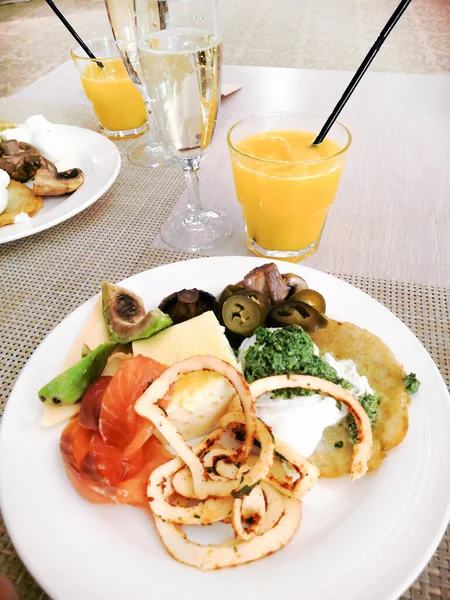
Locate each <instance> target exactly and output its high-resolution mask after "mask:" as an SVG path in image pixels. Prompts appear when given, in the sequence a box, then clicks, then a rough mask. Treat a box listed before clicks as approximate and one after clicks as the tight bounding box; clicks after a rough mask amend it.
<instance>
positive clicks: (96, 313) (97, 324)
mask: <svg viewBox="0 0 450 600" xmlns="http://www.w3.org/2000/svg"><path fill="white" fill-rule="evenodd" d="M108 341H109V337H108V330H107V327H106V323H105V320H104V319H103V315H102V299H101V298H99V299H98V300H97V302H96V303H95V306H94V309H93V311H92V313H91V314H90V316H89V317H88V319H87V321H86V323H85V324H84V326H83V328H82V329H81V331H80V333H79V335H78V337H77V339H76V340H75V342H74V344H73V346H72V348H71V349H70V352H69V354H68V355H67V357H66V360H65V361H64V363H63V365H62V367H61V370H60V373H62V372H63V371H66V370H67V369H69V368H70V367H72V366H73V365H74V364H76V363H77V362H78V361H79V360H81V350H82V348H83V345H84V344H86V345H87V346H88V347H89V349H90V350H94V349H95V348H97V346H100V344H104V343H105V342H108ZM105 368H107V367H105ZM42 407H43V414H42V416H41V419H40V421H39V424H40V425H42V426H43V427H55V426H56V425H59V424H60V423H64V421H67V420H68V419H70V418H71V417H73V415H76V414H77V412H78V411H79V410H80V404H79V403H77V404H70V405H65V406H64V405H60V406H49V405H48V404H43V405H42Z"/></svg>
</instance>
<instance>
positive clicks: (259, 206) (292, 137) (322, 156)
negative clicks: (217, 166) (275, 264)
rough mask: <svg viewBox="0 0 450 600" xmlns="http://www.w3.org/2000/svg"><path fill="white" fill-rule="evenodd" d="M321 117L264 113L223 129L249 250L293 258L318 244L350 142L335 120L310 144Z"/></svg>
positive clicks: (309, 250) (342, 128) (348, 134)
mask: <svg viewBox="0 0 450 600" xmlns="http://www.w3.org/2000/svg"><path fill="white" fill-rule="evenodd" d="M325 120H326V117H322V116H320V115H314V114H307V113H295V112H284V113H281V112H280V113H270V114H263V115H256V116H253V117H248V118H246V119H243V120H242V121H239V122H238V123H236V125H234V126H233V127H232V128H231V129H230V131H229V132H228V137H227V141H228V146H229V150H230V155H231V165H232V170H233V177H234V183H235V188H236V195H237V199H238V201H239V203H240V204H241V207H242V212H243V215H244V220H245V227H246V234H247V246H248V248H249V249H250V250H251V251H252V252H253V253H254V254H257V255H259V256H263V257H266V258H278V259H282V260H283V259H284V260H290V261H293V262H297V261H299V260H301V259H303V258H305V257H306V256H308V255H309V254H312V253H314V252H316V250H317V248H318V247H319V242H320V238H321V236H322V232H323V228H324V225H325V221H326V218H327V215H328V211H329V210H330V208H331V205H332V204H333V201H334V198H335V196H336V192H337V190H338V186H339V181H340V179H341V175H342V170H343V168H344V163H345V158H346V154H347V150H348V149H349V147H350V144H351V134H350V132H349V131H348V129H347V128H346V127H344V126H343V125H341V124H340V123H335V124H334V125H333V127H332V128H331V130H330V132H329V134H328V135H327V137H326V138H325V140H324V141H323V142H322V143H321V144H320V145H319V146H313V145H312V142H313V140H314V139H315V137H316V135H317V133H318V132H319V131H320V129H321V127H322V126H323V124H324V122H325Z"/></svg>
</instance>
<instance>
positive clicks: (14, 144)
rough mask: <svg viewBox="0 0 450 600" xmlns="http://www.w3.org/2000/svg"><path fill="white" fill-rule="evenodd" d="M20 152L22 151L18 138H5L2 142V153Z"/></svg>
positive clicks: (0, 143)
mask: <svg viewBox="0 0 450 600" xmlns="http://www.w3.org/2000/svg"><path fill="white" fill-rule="evenodd" d="M18 152H20V146H19V142H18V141H17V140H3V141H2V142H0V154H2V155H3V156H12V155H13V154H17V153H18Z"/></svg>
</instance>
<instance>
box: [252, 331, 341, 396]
mask: <svg viewBox="0 0 450 600" xmlns="http://www.w3.org/2000/svg"><path fill="white" fill-rule="evenodd" d="M255 335H256V341H255V344H254V345H253V346H250V348H249V349H248V350H247V352H246V353H245V357H244V363H245V366H244V377H245V379H246V380H247V382H248V383H252V382H253V381H256V380H257V379H262V378H264V377H270V376H272V375H290V374H291V375H293V374H296V375H310V376H312V377H320V378H321V379H327V380H328V381H331V382H333V383H336V384H338V385H341V386H342V387H344V388H347V389H348V388H349V387H351V386H350V384H349V383H348V381H346V380H345V379H342V378H341V377H339V376H338V374H337V373H336V370H335V369H334V368H333V367H331V366H330V365H329V364H327V363H326V362H325V361H323V360H322V359H321V358H320V356H315V354H314V344H313V341H312V339H311V338H310V337H309V335H308V334H307V333H306V331H304V330H303V329H302V328H301V327H300V326H299V325H288V326H287V327H280V328H279V329H275V330H274V331H269V330H268V329H264V328H259V329H257V330H256V332H255ZM314 393H315V392H314V390H304V389H301V388H289V389H283V390H277V391H276V392H273V394H272V397H274V396H276V397H278V398H280V397H281V398H286V399H290V398H293V397H294V396H311V395H312V394H314Z"/></svg>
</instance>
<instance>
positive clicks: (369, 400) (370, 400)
mask: <svg viewBox="0 0 450 600" xmlns="http://www.w3.org/2000/svg"><path fill="white" fill-rule="evenodd" d="M358 400H359V402H360V403H361V406H362V407H363V409H364V410H365V411H366V413H367V416H368V417H369V421H370V424H371V425H373V424H374V423H375V421H376V420H377V417H378V413H379V411H380V400H379V398H377V397H376V396H372V394H364V396H362V397H361V398H358ZM347 419H348V433H349V436H350V441H351V442H352V443H353V444H354V443H355V442H356V440H357V439H358V428H357V426H356V423H355V419H354V418H353V415H348V417H347Z"/></svg>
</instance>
